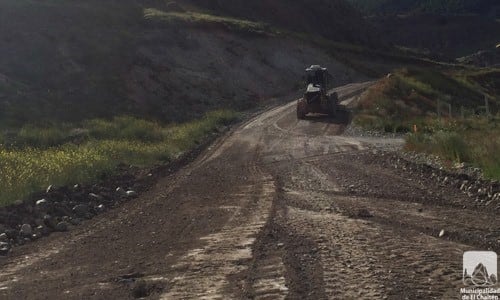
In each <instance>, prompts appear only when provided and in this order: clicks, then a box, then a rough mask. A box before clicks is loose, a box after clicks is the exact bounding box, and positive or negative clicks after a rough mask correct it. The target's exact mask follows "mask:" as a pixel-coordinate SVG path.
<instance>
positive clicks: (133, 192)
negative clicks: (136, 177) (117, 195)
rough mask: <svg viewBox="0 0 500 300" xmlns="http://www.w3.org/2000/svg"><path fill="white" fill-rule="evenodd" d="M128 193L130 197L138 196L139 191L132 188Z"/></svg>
mask: <svg viewBox="0 0 500 300" xmlns="http://www.w3.org/2000/svg"><path fill="white" fill-rule="evenodd" d="M126 195H127V197H128V198H134V197H137V192H135V191H132V190H130V191H127V193H126Z"/></svg>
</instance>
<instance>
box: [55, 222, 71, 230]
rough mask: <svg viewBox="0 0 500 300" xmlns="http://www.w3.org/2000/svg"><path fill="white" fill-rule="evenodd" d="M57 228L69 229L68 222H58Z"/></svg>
mask: <svg viewBox="0 0 500 300" xmlns="http://www.w3.org/2000/svg"><path fill="white" fill-rule="evenodd" d="M56 230H57V231H61V232H62V231H68V223H66V222H64V221H62V222H59V223H57V225H56Z"/></svg>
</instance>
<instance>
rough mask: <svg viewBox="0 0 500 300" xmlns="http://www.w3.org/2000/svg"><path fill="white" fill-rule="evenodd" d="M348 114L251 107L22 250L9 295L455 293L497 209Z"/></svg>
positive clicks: (489, 239)
mask: <svg viewBox="0 0 500 300" xmlns="http://www.w3.org/2000/svg"><path fill="white" fill-rule="evenodd" d="M366 85H367V84H353V85H349V86H345V87H342V88H339V89H338V92H339V94H340V96H341V97H342V96H344V100H345V103H352V98H351V97H347V98H346V96H352V94H353V92H355V91H359V90H360V89H363V88H364V87H366ZM348 119H349V118H348V116H347V115H346V114H344V115H341V116H339V117H338V118H337V119H336V120H330V119H326V118H322V117H311V118H309V119H308V120H303V121H297V119H296V117H295V103H294V102H292V103H289V104H287V105H284V106H280V107H277V108H274V109H271V110H269V111H266V112H264V113H262V114H260V115H258V116H256V117H254V118H253V119H251V120H249V121H248V122H246V123H245V124H243V125H241V126H239V127H238V128H235V129H234V130H232V131H231V132H230V133H229V134H227V135H226V136H225V137H223V138H221V139H220V140H219V141H217V142H216V143H215V144H214V145H212V146H211V147H210V148H209V149H207V150H206V151H205V152H204V153H203V154H202V155H201V156H200V157H199V158H198V159H197V160H196V161H194V162H193V163H192V164H190V165H188V166H186V167H185V168H184V169H182V170H180V171H179V172H177V173H176V174H174V175H171V176H168V177H166V178H163V179H161V180H159V182H158V183H157V184H156V185H155V186H154V187H153V188H151V190H149V191H148V192H146V193H145V194H143V195H141V196H140V197H139V198H138V199H136V200H134V201H131V202H129V203H127V204H125V205H123V206H122V207H120V208H118V209H115V210H112V211H109V212H106V213H104V214H103V215H100V216H98V217H97V218H95V219H93V220H91V221H88V222H87V223H85V224H83V225H82V226H80V227H78V228H76V229H75V230H73V231H71V232H68V233H58V234H53V235H51V236H50V237H49V238H46V239H43V240H40V241H38V242H36V243H33V244H30V245H25V246H22V247H19V248H16V249H14V251H13V253H12V254H11V255H10V256H9V257H8V258H6V259H3V260H0V270H1V272H0V298H1V299H128V298H134V297H137V298H140V297H151V298H152V299H158V298H159V299H457V298H458V292H459V288H460V287H461V278H462V254H463V251H465V250H469V249H481V250H484V249H488V248H491V249H494V250H497V251H498V250H499V249H500V246H499V244H500V240H499V238H500V232H499V230H498V228H500V219H499V218H497V217H496V215H495V213H493V212H489V211H488V210H486V209H481V208H476V209H472V208H468V207H469V206H468V205H467V203H468V202H469V201H470V199H469V198H468V196H467V195H465V194H463V193H461V192H460V191H459V189H456V188H454V187H451V186H446V185H442V184H441V183H439V182H436V181H435V180H433V179H431V178H430V177H426V176H417V175H416V174H413V173H411V172H408V171H407V170H404V169H401V168H396V167H394V164H393V162H392V158H391V156H390V155H388V154H386V152H384V151H381V150H388V149H397V148H398V147H400V146H401V144H402V140H400V139H389V138H369V137H356V136H344V135H342V133H343V131H344V129H345V127H346V124H347V122H348ZM442 229H444V230H445V234H444V236H443V237H441V238H440V237H439V236H438V235H439V232H440V231H441V230H442Z"/></svg>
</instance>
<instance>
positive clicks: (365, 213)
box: [357, 208, 373, 218]
mask: <svg viewBox="0 0 500 300" xmlns="http://www.w3.org/2000/svg"><path fill="white" fill-rule="evenodd" d="M357 215H358V217H360V218H371V217H373V215H372V213H371V212H370V211H369V210H368V209H366V208H361V209H359V210H358V213H357Z"/></svg>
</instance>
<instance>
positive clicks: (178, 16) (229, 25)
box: [144, 8, 273, 35]
mask: <svg viewBox="0 0 500 300" xmlns="http://www.w3.org/2000/svg"><path fill="white" fill-rule="evenodd" d="M144 18H145V19H146V20H152V21H160V22H163V23H166V24H179V23H181V24H184V25H195V26H200V25H201V26H207V25H221V26H223V27H224V28H226V29H229V30H231V31H236V32H246V33H257V34H266V35H269V34H272V33H273V29H272V27H271V26H270V25H268V24H266V23H263V22H253V21H249V20H243V19H236V18H231V17H225V16H216V15H210V14H206V13H200V12H192V11H189V12H165V11H161V10H159V9H156V8H146V9H144Z"/></svg>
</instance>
